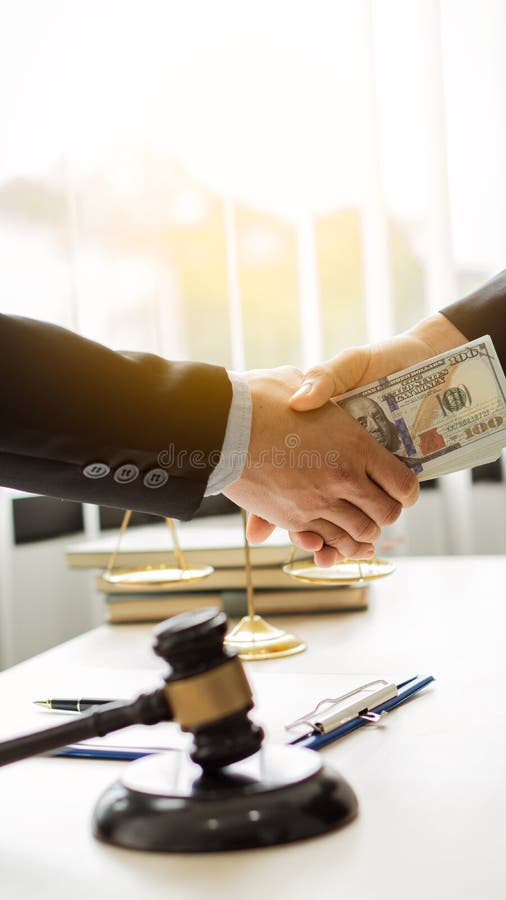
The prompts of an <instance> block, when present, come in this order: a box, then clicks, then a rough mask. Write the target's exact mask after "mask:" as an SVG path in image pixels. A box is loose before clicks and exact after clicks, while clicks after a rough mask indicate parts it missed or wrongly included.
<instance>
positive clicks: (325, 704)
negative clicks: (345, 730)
mask: <svg viewBox="0 0 506 900" xmlns="http://www.w3.org/2000/svg"><path fill="white" fill-rule="evenodd" d="M397 693H398V691H397V686H396V685H395V684H392V683H391V682H388V681H385V679H382V678H378V679H376V680H375V681H369V682H367V684H361V685H360V686H359V687H356V688H354V689H353V690H352V691H347V693H345V694H341V695H340V696H339V697H325V698H324V699H323V700H320V702H319V703H317V705H316V706H315V708H314V709H312V710H310V712H308V713H305V714H304V715H303V716H300V718H298V719H295V720H294V721H293V722H290V724H289V725H286V726H285V728H286V729H287V731H294V730H296V729H299V728H301V727H302V726H304V725H306V726H308V727H309V729H310V731H309V734H327V733H328V732H329V731H333V730H334V729H335V728H339V726H340V725H344V724H345V723H346V722H349V721H351V720H352V719H356V718H362V719H365V720H366V721H367V722H371V723H374V724H376V723H377V722H379V721H380V720H381V719H382V718H383V713H381V714H378V713H374V712H371V710H372V709H374V707H376V706H379V705H380V704H381V703H384V702H385V701H386V700H390V699H392V698H393V697H396V696H397ZM306 734H307V732H306Z"/></svg>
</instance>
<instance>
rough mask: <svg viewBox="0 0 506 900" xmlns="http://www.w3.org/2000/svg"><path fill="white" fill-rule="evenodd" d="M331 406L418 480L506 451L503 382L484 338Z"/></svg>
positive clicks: (491, 348)
mask: <svg viewBox="0 0 506 900" xmlns="http://www.w3.org/2000/svg"><path fill="white" fill-rule="evenodd" d="M334 403H338V404H339V406H341V407H342V408H343V409H345V410H346V411H347V412H348V413H350V415H352V416H353V417H354V418H355V419H356V420H357V421H358V422H359V423H360V424H361V425H362V426H363V427H364V428H366V429H367V431H368V432H369V433H370V434H371V435H372V436H373V437H374V438H375V439H376V440H377V441H378V442H379V443H380V444H382V445H383V446H384V447H386V449H387V450H390V451H391V452H392V453H394V454H395V455H396V456H398V458H399V459H401V460H402V461H403V462H405V463H406V464H407V465H408V466H410V468H412V469H413V471H414V472H415V473H416V475H417V477H418V479H419V481H426V480H428V479H429V478H437V477H438V476H440V475H446V474H448V473H449V472H456V471H458V470H459V469H467V468H469V467H471V466H480V465H484V464H485V463H488V462H493V460H496V459H498V457H499V456H500V454H501V450H502V448H503V447H504V446H506V378H505V376H504V372H503V370H502V368H501V364H500V362H499V360H498V357H497V353H496V352H495V349H494V345H493V343H492V340H491V338H490V337H489V336H488V335H486V336H485V337H481V338H478V339H477V340H475V341H470V342H469V343H467V344H464V345H463V346H462V347H457V348H455V349H454V350H449V351H448V352H447V353H441V354H440V355H439V356H434V357H433V358H432V359H426V360H424V362H422V363H418V364H417V365H415V366H410V367H409V368H408V369H403V370H402V371H400V372H395V373H394V374H392V375H388V376H387V377H386V378H381V379H380V380H379V381H376V382H374V383H373V384H368V385H365V386H362V387H359V388H356V389H355V390H353V391H349V392H348V393H346V394H342V395H341V396H340V397H336V398H334Z"/></svg>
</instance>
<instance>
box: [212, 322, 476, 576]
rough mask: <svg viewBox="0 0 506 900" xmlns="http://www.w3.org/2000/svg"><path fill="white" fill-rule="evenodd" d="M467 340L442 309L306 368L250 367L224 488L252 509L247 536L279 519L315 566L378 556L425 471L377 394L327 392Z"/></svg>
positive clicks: (265, 531) (263, 534) (262, 534)
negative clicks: (238, 469) (245, 406)
mask: <svg viewBox="0 0 506 900" xmlns="http://www.w3.org/2000/svg"><path fill="white" fill-rule="evenodd" d="M466 341H467V338H466V337H465V336H464V335H463V334H462V333H461V332H460V331H459V329H458V328H456V327H455V326H454V325H453V324H452V323H451V322H450V321H449V319H447V318H446V317H445V316H444V315H442V314H440V313H438V314H436V315H434V316H430V317H429V318H427V319H424V320H422V321H421V322H419V323H418V324H417V325H416V326H415V327H414V328H412V329H411V330H409V331H407V332H405V333H403V334H400V335H397V336H396V337H393V338H391V339H390V340H388V341H385V342H382V343H380V344H377V345H375V346H368V347H358V348H351V349H348V350H345V351H343V352H342V353H341V354H339V355H338V356H337V357H335V358H334V359H332V360H330V361H329V362H326V363H324V364H322V365H321V366H318V367H315V368H314V369H311V370H310V371H309V372H307V373H306V374H305V375H302V373H300V372H299V371H298V370H297V369H295V368H291V367H283V368H279V369H272V370H258V371H251V372H247V373H244V376H243V377H244V378H245V379H246V380H247V382H248V384H249V388H250V391H251V397H252V404H253V412H252V423H251V437H250V444H249V450H248V454H247V459H246V462H245V465H244V468H243V470H242V474H241V477H240V478H239V479H238V480H237V481H235V482H234V483H233V484H232V485H230V486H229V487H228V488H226V489H225V490H224V493H225V494H226V496H228V497H229V498H230V499H231V500H233V501H235V502H236V503H238V504H239V505H240V506H243V507H244V508H246V509H248V510H249V511H250V517H249V522H248V537H249V539H250V540H251V541H252V542H253V543H262V541H264V540H266V538H267V537H268V536H269V535H270V534H271V532H272V531H273V529H274V527H275V526H276V525H278V526H280V527H282V528H285V529H286V530H287V531H288V532H289V535H290V539H291V541H292V542H293V543H294V544H296V545H297V546H299V547H301V548H302V549H304V550H306V551H310V552H312V553H313V554H314V558H315V562H316V563H317V565H320V566H332V565H334V564H336V563H337V562H339V561H340V560H342V559H344V558H362V559H367V558H369V557H372V556H373V555H374V553H375V547H374V544H375V542H376V541H377V540H378V538H379V536H380V533H381V527H382V526H384V525H390V524H392V523H393V522H395V521H396V519H397V518H398V517H399V515H400V513H401V511H402V508H403V507H408V506H412V505H413V504H414V503H415V502H416V500H417V498H418V493H419V486H418V478H417V476H416V474H415V471H413V467H409V466H408V465H406V464H405V463H404V462H402V461H401V460H400V459H399V458H398V456H396V455H394V452H395V451H396V450H397V449H398V447H399V443H400V442H399V437H398V433H397V430H396V428H395V426H394V425H393V424H392V423H391V422H389V421H388V419H387V418H386V417H385V416H384V414H383V413H382V411H381V409H380V407H379V406H378V405H377V404H375V403H374V401H373V400H370V399H365V398H358V397H357V398H353V400H348V401H346V403H345V404H344V405H345V406H346V409H345V408H343V407H341V406H340V405H337V404H335V403H332V402H330V401H331V400H332V399H333V398H335V397H338V396H339V395H341V394H344V393H346V392H348V391H350V390H352V389H354V388H357V387H359V386H360V385H364V384H370V383H371V382H375V381H377V380H379V379H382V378H385V377H386V376H388V375H391V374H392V373H394V372H399V371H400V370H401V369H405V368H407V367H409V366H413V365H416V364H417V363H420V362H422V361H423V360H427V359H431V358H432V357H434V356H436V355H438V354H441V353H444V352H445V351H447V350H450V349H452V348H454V347H458V346H461V345H462V344H465V343H466ZM449 393H450V394H451V396H452V397H454V392H453V391H450V392H449ZM457 399H458V398H457ZM435 430H436V429H433V431H435ZM427 434H429V432H427ZM434 455H437V453H435V454H434ZM475 464H476V463H475ZM415 468H416V467H415ZM433 477H434V476H433Z"/></svg>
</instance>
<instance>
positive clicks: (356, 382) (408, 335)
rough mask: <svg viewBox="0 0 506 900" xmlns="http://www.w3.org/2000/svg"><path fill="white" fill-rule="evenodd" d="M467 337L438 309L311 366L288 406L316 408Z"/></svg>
mask: <svg viewBox="0 0 506 900" xmlns="http://www.w3.org/2000/svg"><path fill="white" fill-rule="evenodd" d="M466 341H467V338H466V337H465V336H464V335H463V334H462V332H460V331H459V330H458V328H455V326H454V325H452V323H451V322H450V321H449V320H448V319H447V318H445V316H443V315H442V314H441V313H436V315H434V316H429V317H428V318H427V319H422V320H421V322H418V324H417V325H415V326H414V327H413V328H411V329H410V330H409V331H405V332H404V333H403V334H398V335H396V336H395V337H392V338H389V340H387V341H382V342H381V343H379V344H372V345H371V346H363V347H350V349H348V350H343V352H342V353H339V354H338V355H337V356H335V357H334V359H331V360H329V361H328V362H326V363H323V364H322V365H321V366H315V368H313V369H310V370H309V372H306V374H305V375H304V380H303V382H302V384H301V386H300V388H299V389H298V390H297V391H296V392H295V394H294V395H293V397H292V398H291V400H290V406H291V407H292V409H296V410H299V411H300V412H302V411H306V410H309V409H318V408H319V407H320V406H322V405H323V404H324V403H327V401H328V400H330V399H331V397H339V396H340V395H341V394H345V393H346V391H351V390H353V388H356V387H360V385H362V384H371V383H372V382H373V381H377V379H378V378H384V377H385V376H386V375H391V374H392V372H399V371H400V370H401V369H406V368H408V366H414V365H415V364H416V363H418V362H422V361H423V360H424V359H430V357H431V356H437V355H438V354H439V353H444V351H445V350H450V349H451V348H452V347H458V346H459V345H460V344H465V343H466Z"/></svg>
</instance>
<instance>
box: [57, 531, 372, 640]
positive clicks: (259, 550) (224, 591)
mask: <svg viewBox="0 0 506 900" xmlns="http://www.w3.org/2000/svg"><path fill="white" fill-rule="evenodd" d="M177 527H178V536H179V540H180V544H181V547H182V549H183V552H184V556H185V560H186V564H187V565H188V566H190V567H191V566H194V565H211V566H213V567H214V572H213V573H212V574H211V575H209V576H207V577H206V578H203V579H201V580H198V581H195V580H194V581H189V582H187V583H184V582H176V583H174V584H167V583H166V582H165V583H163V584H160V583H157V582H156V581H155V582H152V581H146V582H145V583H143V584H128V583H125V582H121V581H119V582H115V581H113V580H109V579H107V578H104V575H103V574H102V575H99V576H98V577H97V582H96V584H97V589H98V591H100V592H101V593H102V594H103V595H104V600H105V605H106V613H107V620H108V621H109V622H115V623H126V622H154V621H161V620H163V619H166V618H168V617H170V616H172V615H177V614H178V613H181V612H186V611H188V610H192V609H197V608H199V607H205V606H216V607H218V608H221V609H224V610H225V611H226V612H227V614H229V615H232V616H242V615H244V614H245V613H246V572H245V551H244V537H243V529H242V521H241V517H240V515H228V516H216V517H209V518H203V519H195V520H193V521H192V522H184V523H178V526H177ZM117 541H118V537H117V534H109V535H107V536H104V537H101V538H99V539H97V540H88V541H84V542H81V543H79V544H73V545H71V546H70V547H69V548H68V551H67V561H68V563H69V565H70V566H71V567H72V568H80V569H82V568H87V569H101V570H105V569H106V568H107V565H108V563H109V560H110V557H111V553H112V552H113V551H114V550H115V548H116V545H117ZM290 552H291V544H290V543H289V541H288V537H287V534H286V532H283V531H281V530H276V531H275V532H274V534H272V535H271V537H270V538H269V540H268V541H267V542H266V543H265V544H262V545H260V546H252V547H251V549H250V555H251V565H252V578H253V587H254V592H255V593H254V597H255V609H256V612H257V613H259V614H260V615H265V614H270V613H300V612H323V611H337V610H343V611H344V610H355V609H365V608H367V588H366V587H350V586H325V585H312V584H308V583H306V582H301V581H298V580H295V579H294V578H292V577H291V576H290V575H287V574H286V573H285V572H283V568H282V567H283V565H284V564H285V563H286V562H287V561H288V559H289V556H290ZM170 565H175V560H174V555H173V553H172V550H171V539H170V534H169V531H168V529H167V526H166V525H165V523H162V524H159V525H158V524H157V525H148V526H142V527H136V528H131V529H129V530H127V531H126V532H125V534H124V536H123V539H122V541H121V545H120V548H119V552H118V553H117V555H116V557H115V561H114V571H117V570H119V569H143V568H145V569H148V570H149V569H155V568H156V567H159V566H170Z"/></svg>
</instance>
